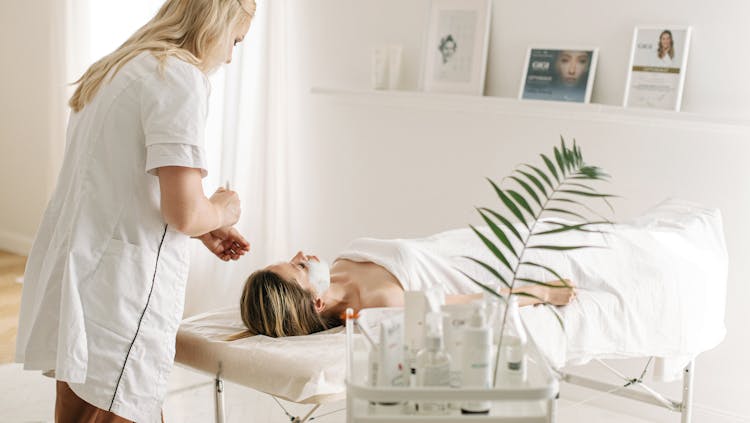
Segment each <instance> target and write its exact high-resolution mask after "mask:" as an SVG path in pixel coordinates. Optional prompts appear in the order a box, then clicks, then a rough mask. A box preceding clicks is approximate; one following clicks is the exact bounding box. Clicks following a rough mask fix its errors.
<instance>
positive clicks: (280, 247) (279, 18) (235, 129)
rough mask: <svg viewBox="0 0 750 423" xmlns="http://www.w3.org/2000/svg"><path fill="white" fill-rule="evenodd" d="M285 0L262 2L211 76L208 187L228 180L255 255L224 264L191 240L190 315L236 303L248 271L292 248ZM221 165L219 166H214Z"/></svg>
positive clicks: (246, 235)
mask: <svg viewBox="0 0 750 423" xmlns="http://www.w3.org/2000/svg"><path fill="white" fill-rule="evenodd" d="M286 7H287V2H286V0H273V1H271V0H266V1H259V2H258V9H257V14H256V17H255V19H254V21H253V23H252V25H251V28H250V31H249V32H248V35H247V37H245V41H244V42H243V43H242V44H240V45H241V46H242V47H241V48H238V51H236V52H235V57H234V59H233V62H232V64H231V65H229V66H228V67H225V68H224V69H223V70H222V71H220V72H218V73H217V74H216V75H214V76H213V77H212V94H211V96H212V99H211V106H210V107H211V109H210V110H209V123H208V134H207V143H208V144H209V145H211V146H212V147H211V148H210V151H209V152H210V153H213V154H212V157H211V160H212V162H211V167H212V169H209V173H211V172H213V175H212V176H209V177H208V178H206V181H205V182H206V183H205V189H206V192H213V191H214V190H215V189H216V188H217V187H218V186H221V185H223V184H224V183H225V181H229V182H230V184H231V186H232V189H234V190H236V191H237V192H238V193H239V195H240V198H241V200H242V217H241V218H240V222H239V224H238V225H237V227H238V228H239V230H240V232H241V233H242V234H243V235H244V236H245V237H246V238H247V239H248V241H250V243H251V251H250V255H246V256H245V257H243V258H242V259H241V260H239V261H238V262H232V263H224V262H222V261H220V260H218V259H216V258H215V257H214V256H212V255H211V254H209V253H208V252H207V251H206V250H205V249H204V248H203V247H202V246H201V245H198V243H196V244H195V245H194V246H193V255H192V264H191V271H190V279H189V283H188V290H187V300H186V304H185V314H186V315H192V314H195V313H198V312H201V311H206V310H212V309H216V308H219V307H223V306H236V305H237V304H238V303H239V295H240V290H241V287H242V285H243V284H244V281H245V279H246V278H247V276H248V275H249V274H250V273H251V272H252V271H253V270H254V269H256V268H258V267H260V266H263V265H265V264H267V263H269V262H270V261H274V260H279V259H281V258H283V255H284V254H287V253H288V248H289V247H288V233H287V229H288V226H289V222H288V210H287V207H288V206H287V205H288V203H289V202H288V199H287V195H288V185H287V180H288V178H287V173H288V167H287V155H288V151H287V149H288V135H287V126H286V125H287V108H288V106H287V90H286V87H287V77H286V76H287V60H286V56H287V51H288V50H287V48H286ZM214 169H218V171H216V170H214Z"/></svg>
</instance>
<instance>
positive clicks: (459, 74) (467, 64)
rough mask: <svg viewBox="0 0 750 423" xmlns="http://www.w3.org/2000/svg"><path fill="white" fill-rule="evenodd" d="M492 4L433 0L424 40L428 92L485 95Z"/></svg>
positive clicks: (474, 0) (483, 0)
mask: <svg viewBox="0 0 750 423" xmlns="http://www.w3.org/2000/svg"><path fill="white" fill-rule="evenodd" d="M491 7H492V2H491V1H490V0H432V1H431V3H430V14H429V20H428V21H429V26H428V30H427V37H426V39H425V54H424V59H423V71H422V87H423V89H424V90H425V91H432V92H442V93H455V94H473V95H482V94H483V93H484V78H485V74H486V72H487V45H488V41H489V34H490V16H491V13H490V11H491Z"/></svg>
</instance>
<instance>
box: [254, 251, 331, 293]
mask: <svg viewBox="0 0 750 423" xmlns="http://www.w3.org/2000/svg"><path fill="white" fill-rule="evenodd" d="M310 261H320V260H318V258H317V257H316V256H308V255H305V254H304V253H303V252H302V251H299V252H298V253H297V254H296V255H295V256H294V257H292V259H291V260H289V261H288V262H281V263H276V264H272V265H270V266H267V267H266V270H270V271H272V272H274V273H276V274H277V275H279V276H281V277H282V278H284V279H286V280H288V281H290V280H294V281H296V282H297V283H298V284H299V285H300V286H301V287H302V289H304V290H306V291H310V292H313V293H315V287H314V286H313V284H312V283H310V267H309V265H308V263H309V262H310Z"/></svg>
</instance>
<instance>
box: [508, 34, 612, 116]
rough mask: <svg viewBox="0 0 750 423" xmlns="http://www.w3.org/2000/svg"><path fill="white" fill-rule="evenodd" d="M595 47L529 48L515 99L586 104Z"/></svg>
mask: <svg viewBox="0 0 750 423" xmlns="http://www.w3.org/2000/svg"><path fill="white" fill-rule="evenodd" d="M598 53H599V49H598V48H591V47H530V48H529V50H528V52H527V53H526V61H525V64H524V68H523V78H522V80H521V89H520V91H519V93H518V98H520V99H523V100H550V101H568V102H575V103H588V102H589V100H590V99H591V89H592V87H593V86H594V74H595V72H596V61H597V58H598Z"/></svg>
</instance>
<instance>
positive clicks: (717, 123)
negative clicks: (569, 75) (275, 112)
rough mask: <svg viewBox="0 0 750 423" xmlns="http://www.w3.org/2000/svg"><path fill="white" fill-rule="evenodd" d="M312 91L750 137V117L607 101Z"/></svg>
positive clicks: (353, 100) (354, 100)
mask: <svg viewBox="0 0 750 423" xmlns="http://www.w3.org/2000/svg"><path fill="white" fill-rule="evenodd" d="M311 92H312V94H314V95H317V96H323V97H329V98H332V99H334V100H336V101H340V102H345V103H347V104H360V105H371V106H381V107H400V108H414V109H421V110H436V111H449V112H450V111H455V112H462V113H467V112H468V113H487V114H491V115H493V114H499V115H506V116H517V117H525V118H544V119H560V120H578V121H587V122H613V123H620V124H633V125H640V126H643V125H646V126H650V125H653V126H661V127H677V128H681V129H690V128H692V127H695V128H700V129H703V130H705V129H711V130H715V131H720V132H726V131H728V132H738V133H742V134H745V135H750V118H749V119H739V118H728V117H724V116H711V115H704V114H697V113H689V112H674V111H668V110H651V109H635V108H624V107H621V106H611V105H604V104H594V103H589V104H581V103H564V102H552V101H539V100H518V99H515V98H507V97H489V96H468V95H453V94H434V93H425V92H420V91H392V90H383V91H375V90H362V89H343V88H329V87H313V88H312V90H311Z"/></svg>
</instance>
